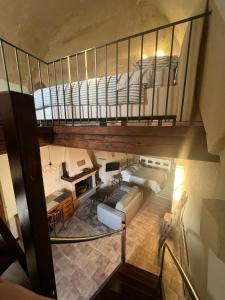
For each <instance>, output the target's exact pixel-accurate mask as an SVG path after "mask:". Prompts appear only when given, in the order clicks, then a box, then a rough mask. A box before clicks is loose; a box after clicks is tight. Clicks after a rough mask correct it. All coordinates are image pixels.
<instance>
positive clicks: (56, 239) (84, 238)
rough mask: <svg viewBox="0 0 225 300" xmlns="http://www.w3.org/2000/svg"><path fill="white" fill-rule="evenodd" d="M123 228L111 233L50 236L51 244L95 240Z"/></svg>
mask: <svg viewBox="0 0 225 300" xmlns="http://www.w3.org/2000/svg"><path fill="white" fill-rule="evenodd" d="M121 231H122V229H119V230H114V231H112V232H109V233H102V234H97V235H90V236H80V237H78V236H72V237H69V236H55V237H50V242H51V244H68V243H82V242H89V241H94V240H97V239H101V238H104V237H107V236H110V235H113V234H116V233H120V232H121Z"/></svg>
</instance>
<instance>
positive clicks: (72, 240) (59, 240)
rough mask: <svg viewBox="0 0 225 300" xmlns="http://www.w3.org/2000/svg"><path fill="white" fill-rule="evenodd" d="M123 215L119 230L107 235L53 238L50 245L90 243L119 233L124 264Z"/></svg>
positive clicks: (124, 223) (124, 227)
mask: <svg viewBox="0 0 225 300" xmlns="http://www.w3.org/2000/svg"><path fill="white" fill-rule="evenodd" d="M121 213H122V214H123V219H122V222H121V229H118V230H113V231H111V232H108V233H102V234H96V235H90V236H80V237H78V236H71V237H69V236H54V237H50V243H51V244H76V243H83V242H90V241H94V240H97V239H101V238H104V237H108V236H111V235H113V234H117V233H121V262H123V263H125V262H126V215H125V213H123V212H121Z"/></svg>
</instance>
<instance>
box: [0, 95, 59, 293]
mask: <svg viewBox="0 0 225 300" xmlns="http://www.w3.org/2000/svg"><path fill="white" fill-rule="evenodd" d="M0 120H1V123H2V124H3V128H4V135H5V141H6V147H7V153H8V158H9V165H10V170H11V176H12V181H13V187H14V192H15V197H16V204H17V210H18V216H19V220H20V225H21V232H22V237H23V244H24V249H25V256H26V263H27V270H28V275H29V278H30V281H31V285H32V287H33V289H34V290H35V291H36V292H39V293H40V294H42V295H45V296H51V297H56V287H55V277H54V268H53V261H52V253H51V246H50V238H49V233H48V223H47V210H46V204H45V195H44V187H43V180H42V171H41V160H40V149H39V143H38V131H37V124H36V117H35V107H34V100H33V97H32V96H30V95H25V94H20V93H16V92H1V93H0Z"/></svg>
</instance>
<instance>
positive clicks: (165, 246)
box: [159, 243, 200, 300]
mask: <svg viewBox="0 0 225 300" xmlns="http://www.w3.org/2000/svg"><path fill="white" fill-rule="evenodd" d="M166 249H167V250H168V252H169V254H170V256H171V258H172V259H173V261H174V263H175V266H176V268H177V269H178V271H179V273H180V275H181V277H182V279H183V281H184V283H185V285H186V287H187V290H188V292H189V295H190V296H191V299H192V300H200V299H199V297H198V295H197V293H196V291H195V289H194V287H193V285H192V284H191V282H190V280H189V278H188V276H187V274H186V273H185V271H184V269H183V268H182V266H181V264H180V263H179V261H178V259H177V258H176V256H175V255H174V253H173V251H172V250H171V249H170V247H169V245H168V244H167V243H164V244H163V251H162V260H161V268H160V274H159V279H160V282H162V277H163V268H164V260H165V251H166Z"/></svg>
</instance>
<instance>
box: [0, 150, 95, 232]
mask: <svg viewBox="0 0 225 300" xmlns="http://www.w3.org/2000/svg"><path fill="white" fill-rule="evenodd" d="M49 150H50V160H51V162H52V167H50V166H48V163H49V151H48V146H45V147H41V148H40V153H41V166H42V175H43V183H44V190H45V196H48V195H49V194H51V193H53V192H55V191H57V190H59V189H62V188H63V187H64V182H63V181H62V180H61V175H62V167H61V164H62V162H63V161H66V164H67V169H68V171H69V175H70V176H73V175H76V174H79V173H80V172H81V170H82V169H83V168H85V167H90V168H92V167H93V164H92V162H91V159H90V157H89V155H88V152H87V150H85V149H72V148H65V147H58V146H49ZM82 159H85V161H86V164H85V165H84V166H82V167H78V166H77V161H79V160H82ZM0 183H1V189H2V191H1V194H2V197H3V201H4V205H5V208H6V213H7V218H8V221H9V224H10V229H11V230H12V232H13V234H14V235H15V237H17V230H16V225H15V220H14V215H16V214H17V208H16V200H15V194H14V190H13V185H12V178H11V173H10V168H9V161H8V156H7V154H4V155H0Z"/></svg>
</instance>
